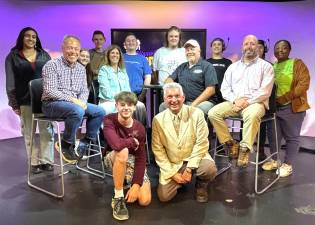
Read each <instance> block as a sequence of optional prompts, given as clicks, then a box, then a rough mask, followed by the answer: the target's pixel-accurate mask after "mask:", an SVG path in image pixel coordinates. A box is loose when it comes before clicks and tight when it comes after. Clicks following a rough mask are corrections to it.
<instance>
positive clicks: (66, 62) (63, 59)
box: [61, 56, 78, 68]
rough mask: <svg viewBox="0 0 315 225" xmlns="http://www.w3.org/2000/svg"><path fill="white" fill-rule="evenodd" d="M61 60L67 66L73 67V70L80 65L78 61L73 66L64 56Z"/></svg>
mask: <svg viewBox="0 0 315 225" xmlns="http://www.w3.org/2000/svg"><path fill="white" fill-rule="evenodd" d="M61 60H62V62H63V63H64V64H65V65H66V66H68V67H71V68H73V67H75V66H76V65H77V63H78V61H76V62H75V63H74V64H73V65H71V64H70V63H69V62H68V61H67V60H66V58H65V57H64V56H61Z"/></svg>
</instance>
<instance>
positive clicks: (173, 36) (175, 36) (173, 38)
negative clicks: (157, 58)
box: [167, 30, 180, 48]
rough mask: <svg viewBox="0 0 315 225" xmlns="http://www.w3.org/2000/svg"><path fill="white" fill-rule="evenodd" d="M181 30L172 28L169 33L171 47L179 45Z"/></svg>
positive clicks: (168, 41) (168, 39) (168, 38)
mask: <svg viewBox="0 0 315 225" xmlns="http://www.w3.org/2000/svg"><path fill="white" fill-rule="evenodd" d="M179 35H180V34H179V32H178V31H176V30H171V31H170V32H168V35H167V43H168V45H167V46H168V47H169V48H177V47H178V45H179Z"/></svg>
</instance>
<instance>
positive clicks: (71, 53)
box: [62, 37, 81, 64]
mask: <svg viewBox="0 0 315 225" xmlns="http://www.w3.org/2000/svg"><path fill="white" fill-rule="evenodd" d="M80 49H81V44H80V41H79V40H77V39H75V38H72V37H70V38H67V39H66V40H64V42H63V45H62V53H63V56H64V57H65V59H66V60H67V61H68V62H69V63H70V64H74V63H75V62H76V61H77V60H78V58H79V55H80Z"/></svg>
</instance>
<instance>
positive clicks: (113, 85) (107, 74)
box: [98, 65, 131, 101]
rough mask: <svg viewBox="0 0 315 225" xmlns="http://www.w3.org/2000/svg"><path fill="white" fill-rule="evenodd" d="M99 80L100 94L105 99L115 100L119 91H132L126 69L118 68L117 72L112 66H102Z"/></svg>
mask: <svg viewBox="0 0 315 225" xmlns="http://www.w3.org/2000/svg"><path fill="white" fill-rule="evenodd" d="M98 82H99V84H100V87H99V88H100V89H99V95H98V96H99V97H100V98H101V99H103V100H105V101H115V99H114V97H115V95H116V94H118V93H119V92H121V91H131V90H130V85H129V78H128V75H127V72H126V70H125V69H120V68H118V71H117V72H116V71H115V70H114V69H113V67H111V66H108V65H105V66H102V67H101V69H100V71H99V73H98Z"/></svg>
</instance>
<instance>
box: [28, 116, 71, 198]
mask: <svg viewBox="0 0 315 225" xmlns="http://www.w3.org/2000/svg"><path fill="white" fill-rule="evenodd" d="M36 121H38V122H39V121H40V120H37V119H35V118H34V115H33V116H32V133H31V142H30V149H31V151H30V156H29V167H28V179H27V183H28V185H29V186H30V187H31V188H34V189H36V190H38V191H41V192H43V193H45V194H48V195H50V196H53V197H55V198H63V196H64V194H65V188H64V172H63V167H64V165H63V160H62V156H61V155H60V154H62V153H59V158H60V164H59V165H58V164H54V166H60V171H61V172H60V174H59V176H58V177H60V179H61V184H60V189H61V193H58V192H51V191H48V190H47V189H45V188H43V187H40V186H38V185H35V184H34V183H32V182H31V173H32V172H31V169H32V165H31V161H32V152H33V140H34V134H35V132H36V130H35V128H36V127H35V125H36ZM53 123H54V124H56V128H57V135H58V143H59V146H61V136H60V127H59V124H58V122H56V121H53Z"/></svg>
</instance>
